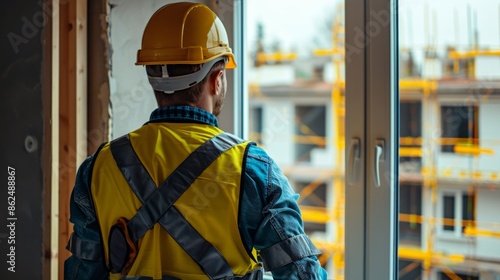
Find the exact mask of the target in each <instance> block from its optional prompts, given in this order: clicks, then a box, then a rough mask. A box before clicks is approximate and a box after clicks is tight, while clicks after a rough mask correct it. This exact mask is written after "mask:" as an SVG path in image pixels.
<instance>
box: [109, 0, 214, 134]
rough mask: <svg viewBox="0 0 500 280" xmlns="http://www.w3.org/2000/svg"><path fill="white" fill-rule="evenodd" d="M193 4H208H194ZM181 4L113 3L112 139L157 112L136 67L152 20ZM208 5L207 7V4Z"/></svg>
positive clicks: (116, 0) (162, 1) (140, 68)
mask: <svg viewBox="0 0 500 280" xmlns="http://www.w3.org/2000/svg"><path fill="white" fill-rule="evenodd" d="M190 1H191V2H203V3H205V2H207V1H193V0H190ZM173 2H178V1H172V0H155V1H136V0H110V1H109V4H110V5H111V7H112V8H111V11H110V41H111V73H110V75H111V79H110V80H111V106H112V108H111V113H112V114H111V116H112V118H111V120H112V126H111V135H112V138H113V139H114V138H117V137H119V136H121V135H123V134H126V133H128V132H130V131H131V130H134V129H137V128H139V127H140V126H142V125H143V124H144V123H145V122H147V121H148V120H149V115H150V114H151V112H152V111H153V110H154V109H155V108H157V105H156V99H155V98H154V93H153V90H152V89H151V86H150V85H149V83H148V81H147V77H146V71H145V69H144V67H143V66H136V65H135V61H136V55H137V50H138V49H140V47H141V40H142V33H143V31H144V27H145V26H146V24H147V22H148V20H149V18H150V17H151V15H153V13H154V12H155V11H156V10H157V9H159V8H160V7H161V6H163V5H165V4H168V3H173ZM205 4H207V3H205Z"/></svg>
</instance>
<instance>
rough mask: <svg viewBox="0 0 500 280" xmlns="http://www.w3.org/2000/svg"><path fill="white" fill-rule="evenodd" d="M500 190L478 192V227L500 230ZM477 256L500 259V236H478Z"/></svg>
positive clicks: (481, 190)
mask: <svg viewBox="0 0 500 280" xmlns="http://www.w3.org/2000/svg"><path fill="white" fill-rule="evenodd" d="M499 213H500V191H498V189H480V190H478V192H477V205H476V221H477V228H478V229H481V230H490V231H494V232H500V220H499V218H498V215H499ZM476 250H477V251H476V252H477V257H479V258H488V259H489V258H491V259H495V260H497V261H498V260H500V238H498V237H496V238H494V237H483V236H478V237H477V248H476Z"/></svg>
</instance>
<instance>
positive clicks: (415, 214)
mask: <svg viewBox="0 0 500 280" xmlns="http://www.w3.org/2000/svg"><path fill="white" fill-rule="evenodd" d="M398 15H399V46H400V50H399V51H400V55H399V59H400V69H399V75H400V166H399V168H400V178H399V181H400V187H399V188H400V189H399V190H400V192H399V193H400V197H399V199H400V200H399V203H400V214H399V237H400V239H399V278H400V279H407V280H410V279H433V280H434V279H437V280H439V279H497V278H498V277H499V275H500V254H499V253H498V252H499V250H500V215H498V214H497V213H500V203H498V201H500V168H499V167H498V166H499V164H498V163H499V162H500V124H499V120H500V0H484V1H473V0H457V1H444V0H437V1H430V0H424V1H410V0H401V1H399V13H398Z"/></svg>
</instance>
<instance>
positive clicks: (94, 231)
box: [64, 155, 109, 280]
mask: <svg viewBox="0 0 500 280" xmlns="http://www.w3.org/2000/svg"><path fill="white" fill-rule="evenodd" d="M93 158H94V155H92V156H90V157H89V158H87V159H86V160H85V161H84V162H83V163H82V164H81V165H80V168H79V169H78V173H77V175H76V182H75V187H74V188H73V192H72V193H71V198H70V202H69V204H70V219H69V221H70V222H71V223H73V232H74V233H73V234H76V235H77V236H78V237H79V238H80V239H82V240H83V241H87V242H93V243H98V244H101V235H100V230H99V224H98V222H97V218H96V214H95V211H94V205H93V203H92V196H91V195H90V176H91V173H92V162H93ZM108 278H109V272H107V270H106V267H105V265H104V262H103V261H89V260H84V259H80V258H78V257H77V256H75V255H72V256H70V257H69V258H68V259H67V260H66V261H65V262H64V279H78V280H80V279H108Z"/></svg>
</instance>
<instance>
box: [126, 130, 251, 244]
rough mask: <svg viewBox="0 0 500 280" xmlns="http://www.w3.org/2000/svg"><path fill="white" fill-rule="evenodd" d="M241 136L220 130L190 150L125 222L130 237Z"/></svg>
mask: <svg viewBox="0 0 500 280" xmlns="http://www.w3.org/2000/svg"><path fill="white" fill-rule="evenodd" d="M241 142H242V140H241V139H239V138H237V137H236V136H233V135H231V134H228V133H221V134H219V135H217V136H215V137H213V138H212V139H210V140H208V141H207V142H205V143H203V145H201V146H200V147H198V148H197V149H196V150H195V151H194V152H192V153H191V154H190V155H189V156H188V157H187V158H186V159H185V160H184V161H183V162H182V163H181V164H180V165H179V166H178V167H177V168H176V169H175V170H174V172H172V174H170V176H168V178H167V179H166V180H165V181H164V182H163V183H162V184H161V186H160V187H158V188H157V190H155V192H154V193H153V194H151V195H150V196H149V197H148V198H147V199H145V200H146V202H145V204H144V205H143V206H142V207H141V208H139V210H138V211H137V214H136V215H135V216H134V217H133V218H132V219H131V220H130V221H129V222H128V223H127V226H128V228H129V230H130V231H131V234H132V236H131V238H132V240H133V241H137V240H139V239H140V238H141V237H142V236H143V235H144V234H145V233H146V232H147V231H148V230H149V229H151V228H153V226H154V225H155V224H156V223H157V222H158V220H159V219H160V218H161V216H163V214H165V212H167V210H168V208H170V207H171V206H172V205H173V204H174V203H175V202H176V201H177V199H179V197H181V195H182V194H183V193H184V192H185V191H186V190H187V189H188V188H189V187H190V186H191V184H192V183H193V182H194V181H195V180H196V178H198V176H199V175H200V174H201V173H202V172H203V171H204V170H205V169H206V168H207V167H208V166H209V165H210V164H211V163H212V162H213V161H214V160H215V159H216V158H217V157H219V156H220V155H221V154H222V153H224V152H225V151H227V150H229V149H230V148H231V147H233V146H235V145H236V144H238V143H241Z"/></svg>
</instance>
